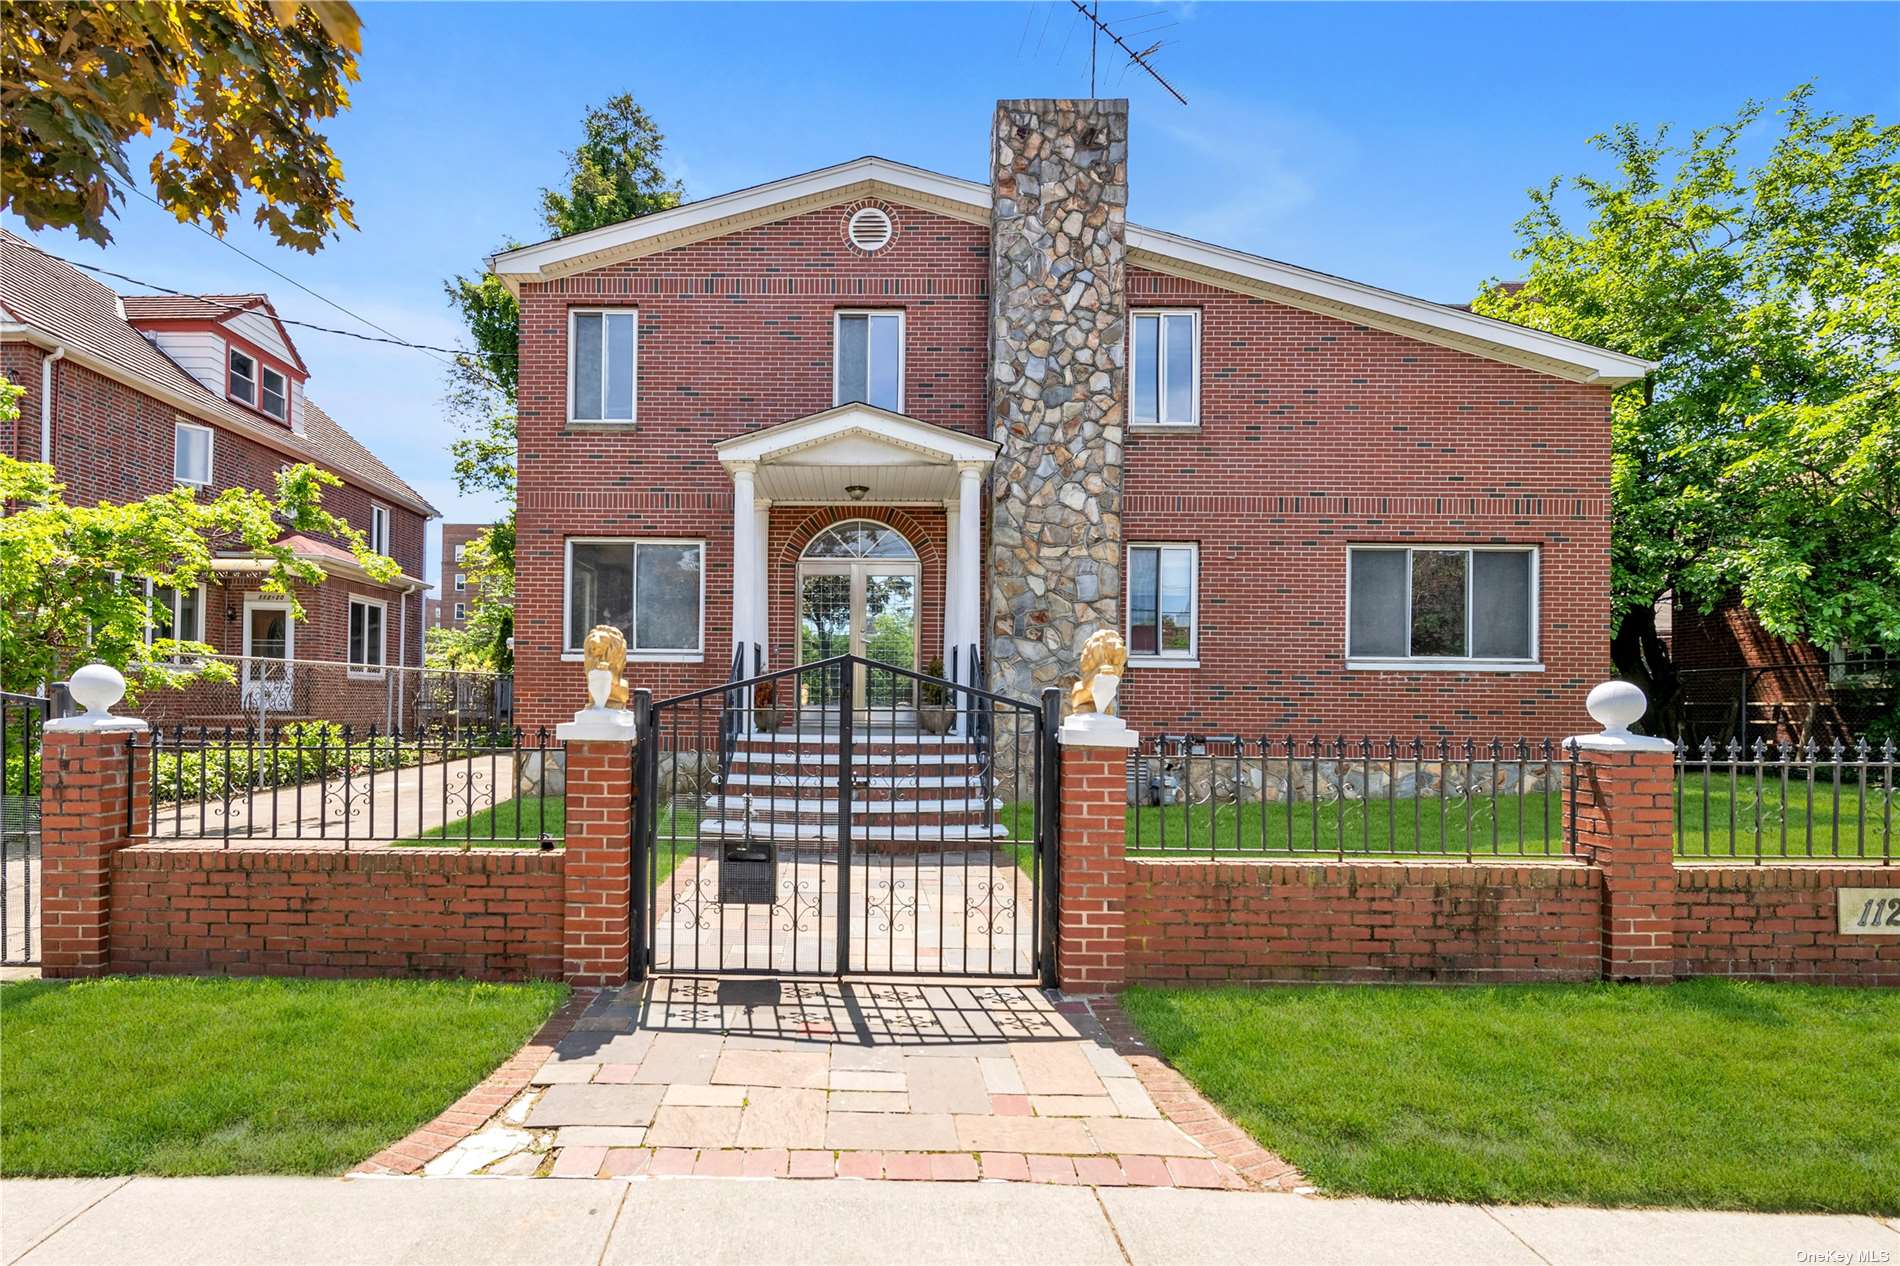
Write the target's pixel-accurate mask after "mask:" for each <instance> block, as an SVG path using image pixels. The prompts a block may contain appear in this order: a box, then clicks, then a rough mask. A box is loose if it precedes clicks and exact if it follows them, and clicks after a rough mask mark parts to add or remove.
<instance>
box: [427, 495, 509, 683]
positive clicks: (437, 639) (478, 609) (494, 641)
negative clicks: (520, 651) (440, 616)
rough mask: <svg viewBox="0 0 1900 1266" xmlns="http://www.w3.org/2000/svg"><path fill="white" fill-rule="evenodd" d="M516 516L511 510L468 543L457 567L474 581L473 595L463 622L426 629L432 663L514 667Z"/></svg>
mask: <svg viewBox="0 0 1900 1266" xmlns="http://www.w3.org/2000/svg"><path fill="white" fill-rule="evenodd" d="M514 550H515V520H514V515H512V514H510V515H509V516H508V517H507V518H505V519H503V520H502V521H501V522H499V523H497V524H495V525H494V526H492V527H490V528H489V529H488V531H487V532H485V533H483V534H482V535H481V536H478V537H476V538H475V539H474V540H472V541H470V542H469V543H468V548H467V549H466V550H465V551H464V552H463V554H462V562H461V570H462V572H463V574H464V575H466V576H467V577H468V579H469V582H470V583H471V584H472V585H474V586H475V587H476V590H477V593H476V601H475V605H474V607H473V608H472V609H471V610H470V611H469V613H468V623H467V625H466V626H464V627H463V628H459V629H451V628H447V627H444V626H438V627H436V628H433V629H430V630H429V632H428V636H427V638H426V639H425V643H424V646H423V656H424V661H425V662H426V663H427V664H428V665H429V666H430V667H431V668H473V669H485V670H488V671H491V672H501V673H506V672H513V671H514V666H515V656H514V652H513V651H512V650H511V649H509V646H508V641H509V639H510V638H512V637H513V636H514V635H515V557H514Z"/></svg>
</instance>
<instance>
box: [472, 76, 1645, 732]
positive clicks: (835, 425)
mask: <svg viewBox="0 0 1900 1266" xmlns="http://www.w3.org/2000/svg"><path fill="white" fill-rule="evenodd" d="M1126 138H1127V114H1126V103H1124V102H1116V101H1078V102H1002V103H999V105H998V108H997V112H996V115H995V123H994V128H993V131H992V135H991V137H990V141H989V151H990V166H991V180H990V183H988V184H982V183H974V182H971V181H967V180H961V179H956V178H953V177H950V176H944V175H938V174H936V173H933V172H928V171H922V170H919V169H917V168H914V167H908V166H905V165H903V164H901V163H896V162H892V161H889V160H886V159H882V158H860V159H856V160H854V161H851V162H847V163H843V164H840V165H838V166H835V167H829V168H825V169H823V170H820V171H815V172H809V173H805V174H803V175H796V176H790V177H788V178H786V179H783V180H778V181H774V182H772V183H770V184H765V185H761V186H757V187H754V188H751V189H745V190H740V191H738V192H736V193H731V194H727V195H723V196H720V197H715V198H709V199H706V200H703V201H700V202H695V203H691V204H688V205H685V206H681V207H679V208H676V209H674V210H669V211H664V212H660V213H657V214H654V215H650V216H646V217H643V218H641V219H638V220H632V221H627V222H624V223H621V224H616V225H612V226H608V227H605V228H601V229H597V230H594V231H591V232H587V233H580V234H576V235H573V236H571V237H566V238H561V239H557V240H553V241H548V242H543V243H540V244H537V245H532V246H526V247H522V248H519V249H516V250H512V251H508V252H505V253H502V254H500V255H498V256H497V257H496V258H495V259H494V260H493V261H492V264H493V267H494V270H495V271H496V272H497V273H498V274H499V275H500V276H501V277H502V279H503V280H504V281H505V282H506V283H507V284H508V286H509V287H510V288H511V289H512V290H513V291H514V292H515V293H516V294H517V295H518V296H519V297H520V301H521V375H520V399H519V403H520V414H519V480H520V482H519V500H518V517H517V550H518V553H517V596H516V625H515V654H516V666H517V667H516V671H517V678H518V681H519V683H520V691H519V695H520V698H521V700H522V704H523V719H524V720H525V721H526V722H528V723H530V724H535V723H541V722H549V721H554V720H557V719H559V718H561V717H563V716H565V715H566V714H567V713H569V712H571V711H572V709H573V708H574V706H575V705H576V704H577V702H578V701H579V700H580V698H581V696H582V685H581V673H580V667H579V664H578V662H577V661H578V659H579V654H578V649H579V644H580V638H581V636H582V635H583V634H584V633H585V631H586V630H587V629H588V628H589V627H591V626H592V625H593V624H595V623H598V622H603V621H605V622H612V623H617V624H619V625H620V626H621V627H622V628H623V629H624V630H625V631H626V633H627V636H628V643H629V647H630V651H629V660H630V664H629V668H628V675H629V677H630V679H631V680H632V681H633V682H634V684H635V685H638V686H646V687H650V688H652V689H653V690H655V692H656V693H658V694H662V695H664V694H669V693H673V692H676V691H681V690H686V689H691V688H696V687H702V686H709V685H716V684H718V683H720V682H722V681H724V680H726V679H727V677H728V674H729V672H730V671H731V665H732V662H733V658H734V650H735V647H736V646H737V647H747V648H751V647H756V648H757V650H756V656H753V655H748V656H747V658H748V659H752V660H753V661H754V662H760V663H763V664H765V665H766V666H768V667H769V668H772V669H778V668H784V667H788V666H791V665H793V664H795V663H798V662H800V660H801V659H802V658H803V659H809V658H811V657H813V656H816V655H824V654H835V653H837V652H838V651H839V650H844V649H851V650H857V651H861V652H864V653H870V654H873V655H874V657H877V658H886V659H888V658H896V659H898V660H899V661H900V662H904V663H906V664H907V665H915V666H917V667H919V668H922V667H924V666H926V665H928V664H929V663H930V661H932V660H934V659H937V658H941V659H942V660H943V661H944V663H945V664H946V665H950V666H952V669H947V670H946V671H952V670H954V671H955V672H957V673H959V674H962V673H966V672H967V671H968V669H967V665H969V664H970V662H971V656H970V651H971V649H972V648H979V649H980V652H981V655H982V673H983V677H984V679H985V680H986V681H987V683H988V684H989V685H990V687H991V688H992V689H997V690H1001V691H1004V692H1007V693H1010V694H1012V695H1016V696H1020V697H1032V696H1033V695H1034V693H1035V692H1036V691H1037V690H1038V689H1039V688H1041V687H1044V686H1048V685H1057V684H1062V683H1063V682H1064V681H1065V680H1067V679H1070V678H1072V676H1073V674H1074V672H1075V669H1076V657H1077V653H1078V651H1079V649H1080V646H1081V644H1082V642H1083V641H1084V640H1086V638H1087V637H1088V635H1089V634H1090V633H1092V632H1093V631H1094V630H1095V629H1097V628H1100V627H1103V626H1112V627H1119V628H1121V629H1122V630H1123V631H1124V633H1125V635H1126V637H1127V639H1128V644H1129V647H1130V650H1131V656H1132V657H1131V661H1130V668H1129V673H1128V677H1127V679H1126V684H1125V687H1124V692H1123V695H1122V700H1123V710H1124V712H1125V714H1126V715H1127V716H1128V718H1129V719H1130V721H1131V723H1133V724H1134V725H1136V726H1138V727H1141V728H1147V729H1167V730H1170V731H1175V732H1179V731H1182V730H1198V731H1202V732H1209V733H1229V734H1231V733H1242V734H1246V735H1249V736H1256V735H1260V734H1262V733H1272V734H1275V735H1282V734H1287V733H1294V734H1299V735H1301V736H1305V735H1307V734H1309V733H1312V732H1315V731H1318V732H1321V733H1324V734H1327V735H1331V734H1334V733H1341V732H1343V733H1349V734H1354V735H1357V734H1360V733H1371V734H1381V733H1386V732H1390V733H1393V734H1397V735H1412V734H1420V733H1434V732H1438V733H1443V732H1460V733H1477V734H1497V735H1501V736H1502V735H1516V734H1524V735H1527V736H1532V737H1543V736H1550V735H1559V734H1566V733H1572V732H1575V731H1576V730H1577V729H1578V727H1579V726H1580V725H1582V724H1584V723H1585V720H1586V718H1585V717H1584V715H1583V712H1582V704H1581V701H1582V699H1583V696H1584V694H1585V693H1586V691H1587V690H1588V688H1589V687H1590V686H1592V685H1594V684H1595V683H1596V682H1598V681H1600V680H1602V678H1603V677H1604V676H1605V675H1606V673H1607V671H1608V652H1607V648H1608V635H1607V620H1608V609H1609V554H1608V542H1609V513H1610V507H1609V474H1610V458H1609V453H1610V433H1609V400H1610V393H1611V390H1612V389H1613V388H1615V387H1617V386H1619V385H1622V384H1626V383H1629V382H1632V381H1635V380H1637V379H1639V378H1641V376H1642V375H1643V374H1644V373H1645V372H1646V370H1647V369H1648V368H1650V366H1648V365H1647V364H1646V363H1645V362H1643V361H1640V360H1638V359H1635V358H1633V357H1629V356H1624V355H1621V354H1618V353H1616V352H1611V351H1606V350H1603V349H1600V348H1596V347H1590V346H1585V345H1583V344H1580V343H1576V342H1572V341H1569V340H1566V339H1562V338H1557V337H1553V336H1551V335H1547V334H1543V333H1539V332H1536V331H1533V330H1528V329H1523V328H1520V327H1517V326H1513V325H1509V324H1506V323H1502V322H1499V321H1495V320H1490V319H1487V318H1484V317H1480V316H1476V315H1474V314H1472V313H1470V312H1468V311H1464V310H1461V309H1458V308H1455V307H1450V306H1446V305H1442V304H1437V303H1430V302H1426V301H1424V300H1420V299H1415V298H1411V297H1408V296H1405V295H1400V294H1395V293H1393V292H1391V291H1386V290H1381V289H1379V288H1377V287H1374V286H1369V285H1364V284H1361V283H1358V282H1353V281H1347V280H1345V279H1342V278H1338V277H1332V276H1328V275H1325V274H1322V273H1317V272H1313V271H1311V270H1307V269H1302V268H1299V267H1296V266H1294V265H1290V264H1285V263H1280V262H1278V261H1275V260H1271V259H1266V258H1262V257H1259V256H1255V255H1249V254H1245V253H1242V252H1239V251H1234V250H1229V249H1227V248H1224V247H1220V246H1216V245H1211V244H1207V243H1203V242H1198V241H1194V240H1191V239H1188V238H1185V237H1181V236H1179V235H1176V234H1172V233H1168V232H1166V231H1163V230H1161V229H1154V228H1146V227H1143V226H1140V225H1136V224H1130V223H1127V221H1126V218H1125V214H1124V211H1125V206H1126V202H1127V193H1128V180H1129V171H1130V168H1129V162H1128V153H1127V139H1126Z"/></svg>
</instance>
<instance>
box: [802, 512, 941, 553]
mask: <svg viewBox="0 0 1900 1266" xmlns="http://www.w3.org/2000/svg"><path fill="white" fill-rule="evenodd" d="M805 557H806V558H916V557H917V551H916V550H914V549H912V548H911V547H910V542H909V541H907V540H905V539H904V534H903V533H902V532H899V531H898V530H897V529H896V528H894V527H890V526H888V525H886V524H883V523H873V522H871V521H870V520H869V519H855V520H853V521H852V522H850V523H839V524H836V525H834V526H832V527H828V528H826V529H825V530H824V531H822V532H820V533H819V534H818V535H817V536H815V537H813V538H812V542H811V544H810V545H807V546H806V547H805Z"/></svg>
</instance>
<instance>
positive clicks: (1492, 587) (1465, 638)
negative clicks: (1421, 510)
mask: <svg viewBox="0 0 1900 1266" xmlns="http://www.w3.org/2000/svg"><path fill="white" fill-rule="evenodd" d="M1347 573H1348V575H1347V582H1346V658H1347V660H1348V661H1349V662H1352V663H1356V664H1359V665H1360V666H1364V667H1378V666H1380V665H1382V664H1391V663H1405V664H1413V665H1424V666H1428V667H1462V666H1473V665H1476V666H1483V665H1486V664H1502V665H1511V664H1530V663H1533V662H1534V661H1535V659H1536V656H1537V551H1536V550H1535V549H1534V548H1530V547H1526V546H1504V547H1494V546H1462V545H1457V546H1437V545H1431V546H1354V547H1353V548H1352V549H1350V550H1348V551H1347Z"/></svg>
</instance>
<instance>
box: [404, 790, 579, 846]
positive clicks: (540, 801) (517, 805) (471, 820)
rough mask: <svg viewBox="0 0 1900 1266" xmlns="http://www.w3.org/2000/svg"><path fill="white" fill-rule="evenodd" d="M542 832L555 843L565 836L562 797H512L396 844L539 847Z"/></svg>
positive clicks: (565, 808)
mask: <svg viewBox="0 0 1900 1266" xmlns="http://www.w3.org/2000/svg"><path fill="white" fill-rule="evenodd" d="M543 835H546V836H547V837H548V838H549V839H551V840H553V841H554V843H555V844H556V845H557V846H559V845H560V844H561V843H562V842H563V841H564V840H565V839H566V838H567V800H566V798H565V797H563V796H516V797H515V798H514V799H513V800H504V801H502V802H501V803H500V804H498V805H494V806H492V807H490V808H487V809H483V810H482V811H480V812H479V813H475V814H471V815H470V816H468V817H466V818H457V819H455V820H454V821H453V822H445V823H443V824H442V825H441V826H438V827H435V828H434V829H433V830H428V831H424V832H423V833H422V834H421V835H419V836H416V837H415V838H414V839H407V840H403V841H401V842H400V843H398V844H397V845H396V847H398V848H423V847H429V846H432V845H436V844H455V845H464V844H466V845H470V846H472V847H474V848H539V847H540V839H541V837H542V836H543Z"/></svg>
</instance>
